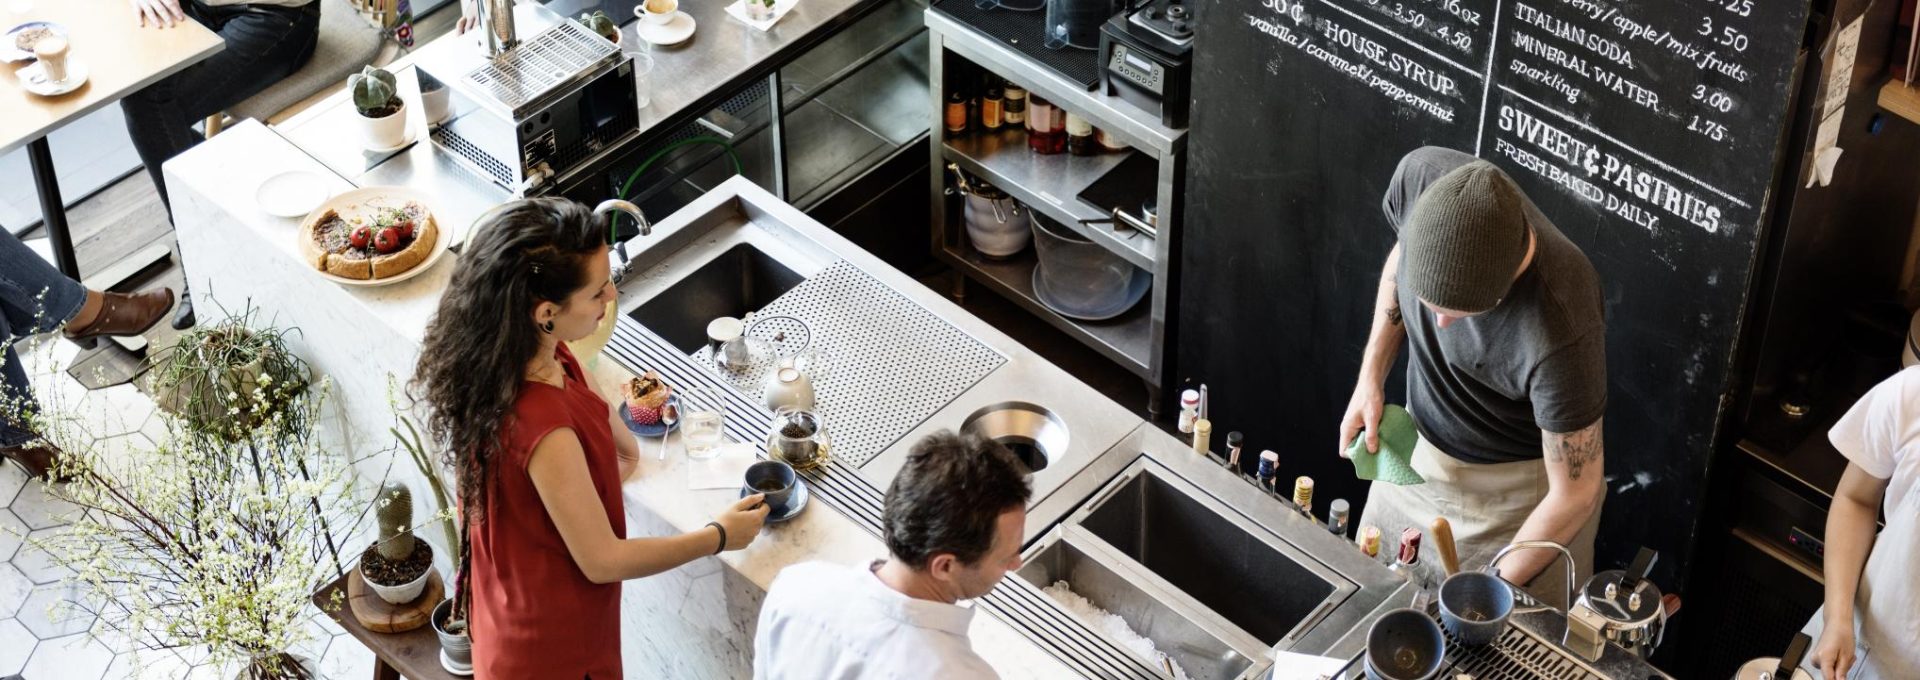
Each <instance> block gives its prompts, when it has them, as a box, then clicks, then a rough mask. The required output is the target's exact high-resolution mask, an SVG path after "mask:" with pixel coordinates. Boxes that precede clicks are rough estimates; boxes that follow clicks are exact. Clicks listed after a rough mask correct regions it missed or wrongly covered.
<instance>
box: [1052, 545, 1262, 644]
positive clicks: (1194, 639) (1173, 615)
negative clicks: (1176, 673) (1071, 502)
mask: <svg viewBox="0 0 1920 680" xmlns="http://www.w3.org/2000/svg"><path fill="white" fill-rule="evenodd" d="M1111 551H1112V548H1110V547H1107V546H1104V545H1101V544H1100V542H1099V541H1097V540H1093V541H1089V540H1086V539H1085V536H1084V533H1081V532H1079V530H1078V529H1077V528H1076V527H1061V528H1059V529H1056V530H1055V531H1054V532H1053V533H1051V534H1050V535H1049V536H1048V537H1047V538H1046V539H1044V540H1043V541H1042V542H1040V543H1038V544H1036V545H1035V546H1034V547H1033V548H1032V549H1030V550H1029V553H1028V557H1027V559H1026V565H1025V566H1022V567H1021V568H1020V570H1019V571H1017V572H1015V574H1016V575H1018V576H1019V577H1020V578H1021V579H1022V580H1025V581H1026V582H1028V583H1031V584H1033V586H1034V587H1036V588H1041V589H1046V588H1048V587H1050V586H1053V585H1054V584H1055V583H1057V582H1060V581H1065V582H1067V584H1068V585H1069V587H1070V588H1071V589H1072V590H1073V592H1074V593H1075V594H1078V595H1079V596H1081V597H1084V598H1086V599H1087V601H1088V602H1089V603H1091V604H1093V606H1096V607H1099V608H1101V609H1104V610H1106V611H1107V612H1108V613H1111V614H1113V615H1115V616H1118V617H1120V618H1121V620H1123V621H1126V623H1127V627H1128V628H1130V629H1132V630H1133V632H1134V633H1136V634H1138V635H1140V636H1141V637H1144V638H1147V639H1148V640H1152V641H1153V643H1154V647H1155V648H1156V649H1158V650H1159V651H1160V652H1161V653H1163V654H1166V655H1167V656H1169V657H1171V658H1172V659H1173V661H1175V662H1176V663H1179V664H1180V667H1181V669H1182V670H1185V671H1186V672H1187V675H1188V676H1189V677H1192V678H1195V679H1196V680H1202V679H1205V680H1232V679H1233V678H1238V677H1242V675H1243V674H1245V673H1246V672H1247V671H1248V669H1251V668H1253V667H1254V666H1255V665H1256V664H1259V663H1262V662H1261V661H1257V659H1259V658H1260V655H1261V653H1262V652H1263V651H1264V650H1263V648H1262V647H1261V645H1260V644H1259V643H1258V642H1257V641H1255V640H1253V639H1252V638H1250V637H1248V636H1246V635H1245V634H1244V633H1240V632H1238V631H1235V630H1232V629H1230V628H1226V627H1223V626H1220V625H1218V623H1216V622H1215V621H1214V620H1212V618H1211V617H1210V616H1209V615H1208V613H1207V612H1205V611H1204V610H1203V609H1201V608H1200V607H1198V606H1197V605H1196V604H1194V603H1193V602H1191V601H1190V600H1188V599H1187V598H1184V597H1181V596H1179V594H1177V593H1172V592H1169V590H1168V589H1167V587H1166V585H1165V584H1164V583H1162V582H1159V581H1158V580H1157V579H1154V578H1152V577H1150V576H1145V575H1142V574H1139V573H1137V572H1135V571H1133V570H1132V569H1131V568H1129V566H1128V565H1126V564H1125V562H1126V561H1125V560H1124V559H1116V558H1115V557H1114V556H1113V555H1112V554H1111ZM1229 640H1232V642H1229ZM1236 647H1238V648H1237V649H1236ZM1143 662H1144V663H1147V665H1149V666H1156V664H1154V663H1153V662H1152V661H1151V660H1145V659H1143Z"/></svg>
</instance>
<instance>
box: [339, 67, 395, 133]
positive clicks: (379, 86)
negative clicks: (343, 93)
mask: <svg viewBox="0 0 1920 680" xmlns="http://www.w3.org/2000/svg"><path fill="white" fill-rule="evenodd" d="M347 89H348V90H351V91H352V92H353V106H354V108H355V109H358V110H359V111H360V136H361V139H362V141H364V142H365V143H366V145H367V148H370V149H390V148H393V147H396V146H400V144H401V143H403V142H405V141H406V138H407V103H406V101H405V100H402V99H401V98H400V88H399V85H398V84H397V82H396V81H395V80H394V77H393V74H392V73H388V72H387V71H386V70H385V69H380V68H374V67H372V66H367V67H364V68H362V69H360V72H359V73H355V74H353V75H350V76H347Z"/></svg>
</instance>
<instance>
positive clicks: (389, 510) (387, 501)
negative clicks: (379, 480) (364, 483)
mask: <svg viewBox="0 0 1920 680" xmlns="http://www.w3.org/2000/svg"><path fill="white" fill-rule="evenodd" d="M376 503H377V504H378V508H379V509H378V510H376V511H375V513H374V514H375V515H376V516H377V517H379V518H380V540H379V541H376V542H374V544H373V545H370V546H367V549H366V550H365V551H364V552H362V553H361V554H360V575H361V576H362V577H363V578H365V579H367V585H370V586H373V592H374V594H375V595H378V596H380V599H382V600H386V601H387V602H391V603H393V604H406V603H408V602H412V601H414V600H416V599H419V597H420V591H421V590H422V589H424V588H425V587H426V585H427V576H428V575H429V574H430V573H432V571H433V546H432V545H430V544H428V543H427V542H426V541H423V540H419V539H416V538H414V536H413V491H412V490H410V489H408V488H407V485H406V484H402V483H400V482H395V481H389V482H387V483H386V485H384V486H382V487H381V488H380V497H379V499H378V500H377V501H376Z"/></svg>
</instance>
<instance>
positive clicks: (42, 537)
mask: <svg viewBox="0 0 1920 680" xmlns="http://www.w3.org/2000/svg"><path fill="white" fill-rule="evenodd" d="M64 530H65V528H64V527H55V528H52V529H41V530H39V531H35V532H33V533H30V534H27V540H26V542H25V543H23V544H21V546H20V551H19V552H18V553H16V554H15V555H14V556H13V566H15V567H18V568H19V569H20V573H22V574H26V575H27V578H29V579H32V580H33V582H34V583H36V584H47V583H55V582H58V581H61V580H64V579H66V578H68V577H70V576H73V570H72V569H69V568H67V566H66V565H64V564H60V562H59V561H58V560H55V559H54V558H53V555H50V554H48V553H47V551H46V550H44V549H42V548H41V547H40V545H41V544H43V543H45V542H47V541H49V540H52V539H53V538H54V537H55V536H56V535H58V533H59V532H61V531H64Z"/></svg>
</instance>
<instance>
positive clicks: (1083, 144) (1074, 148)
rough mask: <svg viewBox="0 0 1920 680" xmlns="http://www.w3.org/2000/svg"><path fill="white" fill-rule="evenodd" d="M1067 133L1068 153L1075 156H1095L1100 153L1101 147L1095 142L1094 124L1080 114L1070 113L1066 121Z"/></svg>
mask: <svg viewBox="0 0 1920 680" xmlns="http://www.w3.org/2000/svg"><path fill="white" fill-rule="evenodd" d="M1065 127H1066V131H1067V153H1070V154H1073V155H1075V156H1093V155H1096V154H1099V153H1100V145H1099V144H1098V143H1095V142H1094V141H1093V124H1092V123H1088V122H1087V119H1085V118H1081V117H1080V114H1077V113H1074V112H1072V111H1068V112H1067V115H1066V120H1065Z"/></svg>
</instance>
